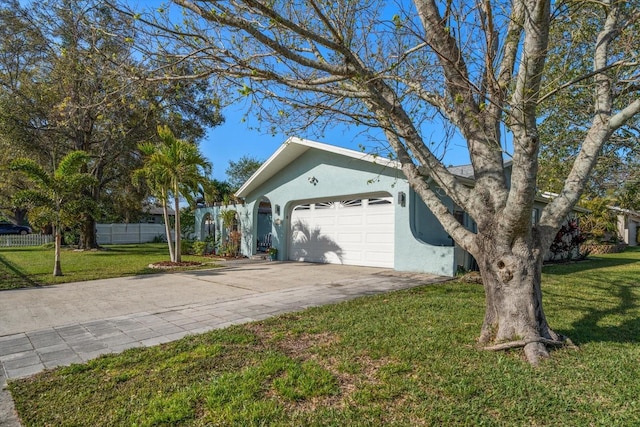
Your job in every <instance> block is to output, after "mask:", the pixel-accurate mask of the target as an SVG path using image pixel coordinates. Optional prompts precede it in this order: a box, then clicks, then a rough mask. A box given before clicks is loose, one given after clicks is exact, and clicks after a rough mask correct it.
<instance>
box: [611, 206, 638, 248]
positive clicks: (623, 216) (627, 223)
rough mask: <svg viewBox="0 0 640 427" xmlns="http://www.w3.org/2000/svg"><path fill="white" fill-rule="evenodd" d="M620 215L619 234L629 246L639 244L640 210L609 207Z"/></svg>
mask: <svg viewBox="0 0 640 427" xmlns="http://www.w3.org/2000/svg"><path fill="white" fill-rule="evenodd" d="M609 208H610V209H611V210H612V211H613V212H615V214H616V216H617V217H618V224H617V225H618V234H619V235H620V237H621V238H622V240H623V241H624V242H625V243H626V244H627V245H629V246H638V244H640V235H639V234H638V230H639V229H640V212H636V211H632V210H630V209H622V208H619V207H615V206H610V207H609Z"/></svg>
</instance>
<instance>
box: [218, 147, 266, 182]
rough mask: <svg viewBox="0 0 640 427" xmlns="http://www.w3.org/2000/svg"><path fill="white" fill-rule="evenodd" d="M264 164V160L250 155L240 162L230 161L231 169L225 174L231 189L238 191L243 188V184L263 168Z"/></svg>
mask: <svg viewBox="0 0 640 427" xmlns="http://www.w3.org/2000/svg"><path fill="white" fill-rule="evenodd" d="M262 163H263V161H262V160H259V159H258V158H256V157H253V156H250V155H244V156H242V157H240V158H239V159H238V160H229V167H227V170H226V171H225V172H226V174H227V178H228V181H229V185H230V186H231V188H233V189H234V190H238V189H239V188H240V187H242V184H244V183H245V182H246V181H247V180H248V179H249V178H250V177H251V175H253V173H254V172H255V171H257V170H258V168H260V166H262Z"/></svg>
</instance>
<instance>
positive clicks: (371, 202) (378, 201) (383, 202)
mask: <svg viewBox="0 0 640 427" xmlns="http://www.w3.org/2000/svg"><path fill="white" fill-rule="evenodd" d="M390 204H391V200H389V198H386V199H369V206H373V205H390Z"/></svg>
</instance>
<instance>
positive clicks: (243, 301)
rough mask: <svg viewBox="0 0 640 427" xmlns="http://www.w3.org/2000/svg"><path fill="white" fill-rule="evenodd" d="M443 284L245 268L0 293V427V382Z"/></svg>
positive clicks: (7, 414) (6, 421)
mask: <svg viewBox="0 0 640 427" xmlns="http://www.w3.org/2000/svg"><path fill="white" fill-rule="evenodd" d="M446 280H448V278H445V277H438V276H431V275H427V274H407V273H398V272H394V271H392V270H388V269H380V268H369V267H354V266H343V265H332V264H309V263H294V262H283V263H279V262H251V263H237V264H230V265H229V266H228V267H225V268H220V269H212V270H201V271H193V272H183V273H165V274H157V275H146V276H136V277H126V278H116V279H105V280H94V281H89V282H77V283H67V284H63V285H55V286H45V287H40V288H27V289H18V290H10V291H1V292H0V365H1V366H0V427H5V426H7V427H9V426H11V427H13V426H18V425H19V423H18V421H17V418H16V416H15V412H14V410H13V405H12V401H11V398H10V396H9V394H8V393H7V391H6V390H4V385H5V382H6V379H10V378H20V377H25V376H29V375H33V374H35V373H37V372H40V371H42V370H44V369H47V368H53V367H56V366H61V365H69V364H71V363H81V362H85V361H87V360H90V359H92V358H95V357H97V356H99V355H101V354H105V353H117V352H120V351H123V350H125V349H127V348H132V347H139V346H151V345H157V344H161V343H165V342H169V341H173V340H176V339H179V338H182V337H184V336H185V335H188V334H194V333H202V332H206V331H209V330H212V329H216V328H222V327H225V326H228V325H232V324H236V323H245V322H249V321H253V320H260V319H264V318H267V317H270V316H274V315H277V314H280V313H285V312H292V311H298V310H302V309H304V308H307V307H310V306H317V305H322V304H330V303H336V302H340V301H345V300H349V299H352V298H356V297H359V296H363V295H370V294H378V293H384V292H389V291H394V290H399V289H406V288H410V287H414V286H418V285H422V284H426V283H436V282H442V281H446Z"/></svg>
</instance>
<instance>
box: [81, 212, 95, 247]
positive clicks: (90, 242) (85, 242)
mask: <svg viewBox="0 0 640 427" xmlns="http://www.w3.org/2000/svg"><path fill="white" fill-rule="evenodd" d="M99 247H100V245H98V236H97V235H96V220H95V219H94V218H93V217H92V216H90V215H86V216H85V217H84V219H83V221H82V224H81V227H80V241H79V242H78V249H98V248H99Z"/></svg>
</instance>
